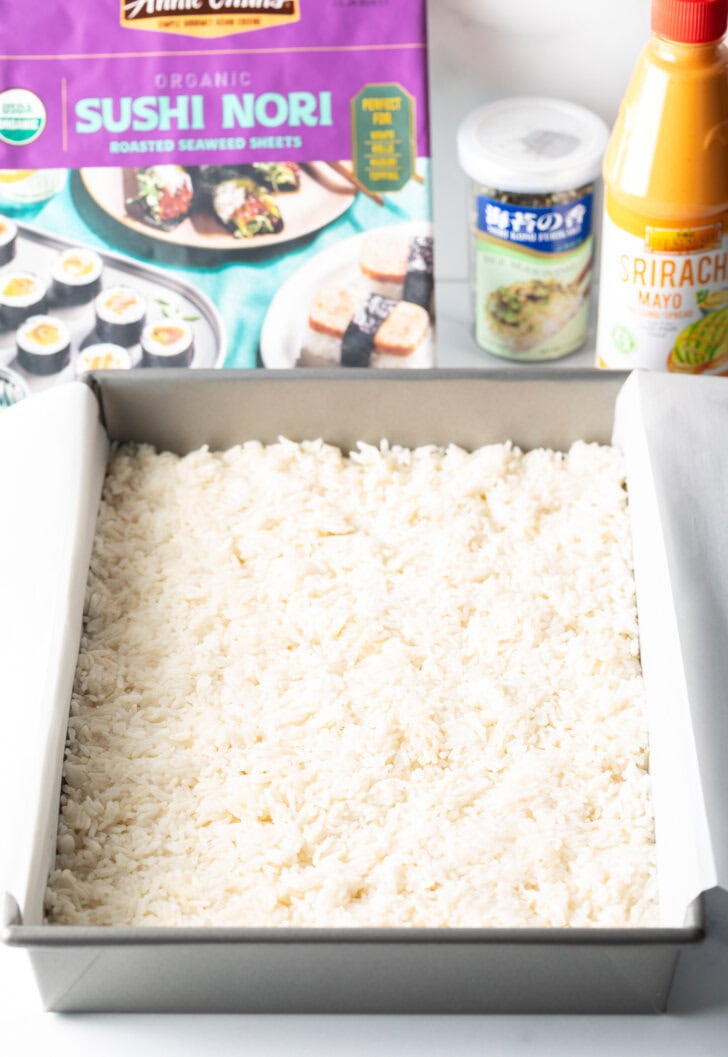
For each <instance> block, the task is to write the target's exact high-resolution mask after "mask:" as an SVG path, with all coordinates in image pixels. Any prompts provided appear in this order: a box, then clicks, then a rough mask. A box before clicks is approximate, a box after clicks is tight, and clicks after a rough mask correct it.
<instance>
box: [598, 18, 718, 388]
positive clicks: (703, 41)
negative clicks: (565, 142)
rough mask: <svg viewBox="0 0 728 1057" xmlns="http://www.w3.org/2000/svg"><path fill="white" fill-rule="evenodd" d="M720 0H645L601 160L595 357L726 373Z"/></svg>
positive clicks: (619, 364)
mask: <svg viewBox="0 0 728 1057" xmlns="http://www.w3.org/2000/svg"><path fill="white" fill-rule="evenodd" d="M727 22H728V0H653V4H652V39H651V40H650V41H649V43H648V44H647V45H646V47H645V48H644V50H643V52H642V54H641V56H640V58H639V60H638V63H637V66H636V69H635V71H634V74H633V77H632V81H631V84H630V85H629V88H628V90H627V94H626V96H625V99H624V101H623V103H622V106H621V108H620V112H619V116H618V118H617V122H616V124H615V126H614V129H613V131H612V135H611V138H610V141H609V146H608V147H607V152H606V155H605V159H604V166H603V172H604V182H605V209H604V225H603V231H602V267H601V280H600V296H599V322H598V329H597V366H599V367H613V368H623V369H632V368H633V367H643V368H652V369H656V370H669V371H678V372H686V373H702V372H706V373H711V374H724V373H726V374H728V48H726V46H725V45H724V43H723V42H722V38H723V36H724V35H725V32H726V23H727Z"/></svg>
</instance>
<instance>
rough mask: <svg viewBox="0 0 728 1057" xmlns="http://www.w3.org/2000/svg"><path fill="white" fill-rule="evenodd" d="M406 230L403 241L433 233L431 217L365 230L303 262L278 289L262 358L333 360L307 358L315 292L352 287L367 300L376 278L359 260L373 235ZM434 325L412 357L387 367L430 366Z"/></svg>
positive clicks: (289, 362) (293, 362)
mask: <svg viewBox="0 0 728 1057" xmlns="http://www.w3.org/2000/svg"><path fill="white" fill-rule="evenodd" d="M396 234H401V236H402V239H403V241H404V240H409V239H412V238H413V237H416V236H430V235H432V224H430V223H429V222H427V221H416V220H415V221H404V222H402V223H401V224H388V225H386V226H385V227H382V228H375V229H372V230H370V231H363V232H361V233H360V234H358V235H352V236H351V238H348V239H344V240H343V242H339V243H337V244H336V245H334V246H329V247H328V248H327V249H325V250H323V251H322V252H321V253H318V254H316V256H315V257H312V258H310V259H309V260H308V261H306V263H305V264H303V265H302V266H301V267H300V268H299V269H298V270H297V271H296V272H294V273H293V275H291V276H290V278H289V279H287V280H286V282H284V283H283V285H282V286H281V287H280V289H279V290H278V292H277V294H276V295H275V297H274V298H273V300H272V302H271V304H270V306H269V308H268V312H267V313H266V317H265V319H264V321H263V329H262V331H261V335H260V359H261V362H262V364H263V366H264V367H271V368H289V367H302V366H328V367H334V366H336V364H334V363H328V364H325V363H323V362H322V363H321V364H320V365H319V364H309V363H306V362H305V361H304V362H302V359H301V354H302V351H303V348H304V344H305V339H306V331H307V328H308V317H309V312H310V309H311V305H312V303H313V301H314V298H315V297H316V295H317V294H318V293H319V292H320V291H322V290H325V289H326V288H330V287H334V286H336V287H342V288H347V289H350V290H352V291H353V292H354V293H355V294H356V297H357V300H360V301H362V302H363V301H365V300H366V297H367V294H368V293H370V292H372V287H371V282H370V280H369V279H368V278H367V276H366V275H364V273H363V272H362V270H361V268H360V265H359V260H360V255H361V252H362V249H363V247H364V245H365V243H366V242H367V241H368V240H371V239H374V238H376V237H377V236H378V235H381V236H382V237H383V238H389V237H391V236H392V235H396ZM433 341H434V339H433V329H432V326H430V330H429V333H428V335H427V338H426V340H425V342H423V344H422V346H421V347H420V348H418V349H417V351H416V352H415V353H414V354H413V355H412V356H397V357H394V356H389V357H386V360H387V361H388V362H386V363H382V364H381V366H386V367H430V366H432V359H433Z"/></svg>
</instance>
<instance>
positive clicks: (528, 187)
mask: <svg viewBox="0 0 728 1057" xmlns="http://www.w3.org/2000/svg"><path fill="white" fill-rule="evenodd" d="M608 138H609V129H608V128H607V126H606V124H605V123H604V122H603V121H602V119H601V118H600V117H597V115H596V114H593V113H592V112H591V111H590V110H587V109H586V108H585V107H583V106H578V105H577V104H576V103H566V102H563V101H562V100H560V99H539V98H529V97H524V98H516V99H502V100H500V101H499V102H497V103H491V104H489V105H488V106H483V107H480V108H479V109H478V110H474V111H473V112H472V114H469V115H468V117H466V118H465V120H464V121H463V122H462V123H461V125H460V128H459V129H458V154H459V155H460V164H461V165H462V167H463V169H464V170H465V172H466V173H467V175H468V176H469V177H470V178H471V179H472V180H475V181H476V182H477V183H480V184H484V185H485V186H486V187H492V188H495V189H497V190H499V191H516V192H521V193H523V192H525V193H528V192H531V193H533V194H548V193H549V192H552V191H572V190H575V189H576V188H577V187H583V186H584V184H588V183H591V182H592V181H593V180H595V179H596V178H597V176H598V175H599V172H600V170H601V164H602V156H603V154H604V150H605V148H606V145H607V140H608Z"/></svg>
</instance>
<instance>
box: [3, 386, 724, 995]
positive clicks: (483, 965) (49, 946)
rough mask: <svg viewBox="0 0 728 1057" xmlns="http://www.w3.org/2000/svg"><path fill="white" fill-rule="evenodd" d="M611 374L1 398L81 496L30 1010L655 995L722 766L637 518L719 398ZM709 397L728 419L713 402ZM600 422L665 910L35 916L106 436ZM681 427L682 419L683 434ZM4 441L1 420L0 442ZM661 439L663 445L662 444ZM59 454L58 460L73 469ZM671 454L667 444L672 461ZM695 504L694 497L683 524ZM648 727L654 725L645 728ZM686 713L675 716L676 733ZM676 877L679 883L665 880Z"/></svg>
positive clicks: (49, 749)
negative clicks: (638, 678) (560, 920)
mask: <svg viewBox="0 0 728 1057" xmlns="http://www.w3.org/2000/svg"><path fill="white" fill-rule="evenodd" d="M624 383H625V376H624V375H622V374H616V373H607V372H604V373H597V372H592V371H579V370H573V369H572V370H562V371H559V370H558V369H556V370H555V369H553V368H551V369H549V370H548V371H547V372H544V371H543V370H539V369H533V370H525V371H518V372H514V371H496V372H487V373H486V372H477V371H449V372H446V371H423V372H409V371H408V372H382V373H381V374H377V375H376V377H373V376H372V374H371V373H370V372H366V371H363V372H351V373H344V372H331V373H317V374H316V375H315V376H313V375H312V374H311V373H310V372H306V371H302V372H295V371H294V372H289V373H286V374H280V373H278V372H265V371H261V372H256V373H251V372H236V371H228V372H225V376H224V377H221V375H220V374H218V373H216V372H214V371H195V372H184V371H181V372H179V371H171V370H167V371H152V370H147V371H144V372H139V374H138V375H136V376H135V374H134V372H126V373H124V374H121V373H118V372H105V373H101V374H97V375H91V376H89V378H88V380H87V384H86V385H83V384H76V385H70V386H65V387H61V389H58V390H56V391H55V392H53V393H50V394H47V395H45V396H43V397H38V398H36V400H32V401H26V402H25V404H24V405H20V406H19V407H18V408H15V409H13V410H11V411H9V412H7V414H6V416H5V417H6V418H7V419H9V418H10V416H17V418H16V422H17V424H18V427H19V428H20V426H21V425H22V426H23V428H25V429H26V430H28V431H30V430H32V429H36V428H39V427H38V423H39V422H40V421H41V419H42V420H43V421H44V422H45V423H47V422H48V419H49V416H50V412H51V411H53V413H54V414H55V413H57V415H58V416H59V420H62V421H65V422H67V423H71V428H69V439H68V440H67V442H66V443H65V444H64V446H63V448H64V450H63V452H61V453H56V452H49V453H48V456H47V459H46V461H45V463H44V464H43V465H38V461H37V458H36V462H35V463H33V462H32V461H29V463H28V466H27V472H28V473H31V472H33V473H36V474H37V475H38V476H37V487H38V488H41V487H42V486H43V482H44V479H45V477H44V475H50V474H56V475H58V474H59V473H61V475H62V473H63V472H65V473H66V474H67V475H68V481H67V482H66V483H65V484H64V490H65V493H66V494H67V493H68V491H69V489H70V490H71V492H72V493H73V495H74V496H76V495H77V499H74V502H75V507H74V509H75V514H74V518H73V519H72V521H73V526H72V530H69V531H71V538H72V539H73V541H74V546H73V547H72V548H67V550H68V553H67V554H66V552H65V551H64V555H65V556H64V558H63V561H64V562H65V563H66V564H67V569H66V573H69V571H70V572H73V569H74V567H75V569H76V572H77V573H78V572H79V571H80V573H82V574H83V575H81V576H77V577H76V579H77V583H76V585H75V586H72V587H69V586H68V584H69V583H71V580H72V577H71V578H69V575H66V573H64V576H65V577H66V578H65V580H64V583H65V584H66V588H65V591H66V594H65V601H64V605H65V609H64V608H63V606H60V617H58V616H57V620H60V623H61V625H62V627H63V628H64V636H65V638H64V639H63V642H61V643H60V644H58V646H57V649H55V647H54V649H55V652H54V651H53V650H51V651H50V654H49V656H50V660H49V664H50V665H51V666H53V665H55V666H56V668H57V671H56V673H55V675H56V678H55V682H54V683H53V685H52V687H51V689H50V690H48V691H47V694H46V698H45V699H44V700H42V701H40V702H39V704H38V708H39V709H40V713H39V714H40V715H42V716H43V719H42V728H43V729H45V730H46V732H47V744H46V745H45V750H44V755H43V754H42V752H41V747H40V746H38V747H37V754H38V756H39V757H41V755H43V760H44V762H43V765H42V770H39V773H40V774H42V780H41V781H40V782H38V781H37V779H36V780H34V782H33V784H32V787H31V786H29V789H28V790H27V796H26V797H25V802H27V803H28V804H29V806H30V808H31V809H32V818H31V819H29V822H28V841H27V847H26V848H25V849H24V851H23V854H21V855H20V856H19V862H20V864H21V866H22V867H23V871H24V872H23V871H21V873H22V876H21V879H20V880H19V881H18V882H17V887H16V889H15V891H14V892H13V894H12V895H11V896H8V897H7V899H6V903H7V910H6V927H5V932H4V939H5V941H6V942H7V943H9V944H11V945H13V946H18V947H24V948H26V949H27V950H28V951H29V953H30V957H31V960H32V964H33V968H34V970H35V974H36V977H37V980H38V984H39V987H40V991H41V993H42V997H43V1001H44V1003H45V1005H46V1007H47V1008H49V1009H53V1010H97V1011H104V1010H107V1011H123V1010H130V1011H160V1012H180V1011H206V1012H217V1011H239V1012H298V1013H300V1012H336V1013H341V1012H378V1013H384V1012H412V1013H424V1012H427V1013H435V1012H436V1013H440V1012H457V1013H485V1012H492V1013H495V1012H497V1013H523V1012H534V1013H537V1012H574V1013H587V1012H588V1013H606V1012H634V1013H637V1012H653V1011H659V1010H663V1009H664V1008H665V1006H666V1003H667V1000H668V995H669V989H670V983H671V980H672V976H673V973H674V970H675V966H676V962H677V959H678V957H679V954H680V951H681V950H682V949H683V948H685V947H687V946H691V947H697V948H699V946H700V944H701V941H702V940H703V938H704V917H703V900H704V898H709V896H708V897H706V896H704V893H709V891H710V890H711V889H717V888H718V887H722V888H724V887H725V883H726V872H725V866H726V860H727V859H728V856H727V855H726V852H727V851H728V841H726V826H725V814H726V813H725V803H726V796H725V793H726V779H725V778H724V777H721V775H722V771H721V766H722V765H721V763H720V759H719V757H718V756H716V754H715V753H713V757H712V758H711V751H710V747H709V745H707V744H706V738H705V736H704V733H705V728H706V716H709V715H710V714H711V709H713V708H714V706H715V700H713V701H712V702H707V703H706V700H705V693H704V689H705V688H704V686H703V687H701V686H699V685H698V683H697V682H696V680H695V679H694V678H693V675H694V673H695V670H696V669H695V664H696V657H695V656H694V655H692V654H691V653H690V651H689V649H688V650H686V646H685V644H686V642H687V643H688V646H689V642H688V640H689V636H688V635H686V633H685V628H686V625H685V620H688V619H690V620H691V621H693V620H694V619H695V616H696V615H695V613H687V616H686V615H685V613H684V612H683V611H682V609H681V605H680V604H678V603H677V602H676V599H675V596H674V593H673V591H672V589H671V579H672V577H673V574H676V575H678V578H679V577H680V575H681V570H680V569H677V570H676V565H675V555H676V553H677V552H676V550H675V547H676V546H678V545H679V542H680V532H681V531H682V529H681V528H680V526H677V527H675V526H669V525H668V526H665V525H664V524H663V525H662V528H663V529H664V531H660V532H658V533H657V534H656V533H655V525H656V524H657V525H658V528H659V527H660V519H661V518H662V516H663V514H664V509H665V508H664V503H663V499H664V493H665V489H666V488H668V489H669V486H670V482H671V480H672V479H671V477H670V474H671V473H673V470H674V468H672V469H671V467H670V459H671V458H672V455H671V454H670V452H671V451H672V447H675V446H676V444H677V441H676V442H675V444H673V442H672V441H671V439H670V437H671V435H674V434H675V433H676V432H677V431H676V430H675V429H674V421H675V412H674V409H675V408H678V409H679V408H682V409H683V410H684V408H685V406H686V403H685V399H684V397H685V387H686V386H687V387H688V389H689V396H690V397H691V400H692V406H693V407H696V408H697V409H698V410H697V414H698V417H699V418H701V420H704V419H705V417H706V415H708V414H709V408H708V410H707V411H706V407H707V405H706V406H703V407H701V404H700V400H695V399H693V398H694V397H696V396H697V395H702V394H704V393H707V394H708V395H709V396H710V399H709V400H708V401H707V404H710V403H711V401H712V402H713V403H715V399H714V394H715V393H716V392H717V390H716V389H715V388H713V386H712V385H711V383H710V380H695V379H674V378H664V377H662V376H659V377H658V376H639V375H635V376H633V377H631V378H630V379H629V380H628V382H627V384H626V385H625V384H624ZM706 384H707V388H705V385H706ZM714 384H715V383H714ZM717 384H718V386H720V385H723V386H724V387H725V383H723V382H718V383H717ZM701 385H703V386H704V388H702V389H701V388H700V387H701ZM725 394H726V395H725V398H722V397H721V398H720V400H719V401H718V402H719V403H720V402H721V400H722V403H723V404H724V405H725V403H726V401H727V400H728V387H725ZM61 398H62V399H63V401H64V406H63V407H60V401H61ZM51 400H55V404H54V405H53V406H52V405H51V403H50V401H51ZM43 402H46V403H45V407H44V408H41V407H40V404H41V403H43ZM615 408H617V412H616V413H615ZM620 408H621V410H619V409H620ZM655 408H658V409H659V414H657V412H656V411H655ZM721 411H722V413H723V414H724V419H725V420H727V421H728V415H725V411H726V407H725V406H723V407H722V409H721ZM21 412H24V413H25V419H24V421H23V423H21V420H20V414H21ZM620 422H621V425H620ZM34 423H35V424H34ZM3 425H4V423H0V427H2V426H3ZM617 427H618V428H617ZM615 428H616V433H617V438H616V442H617V443H622V442H623V443H624V445H625V446H626V449H629V450H628V451H627V452H626V454H627V464H628V483H629V491H630V507H631V511H632V520H633V538H634V543H635V568H636V579H637V593H638V605H639V612H640V627H641V634H642V645H643V663H644V670H645V680H646V685H647V688H648V698H649V697H650V695H651V694H652V696H653V698H654V696H655V694H657V696H658V698H659V700H658V701H657V705H658V707H657V709H656V710H654V712H653V715H652V718H651V732H650V737H651V770H652V773H653V782H654V783H655V787H656V791H657V786H658V785H659V786H660V789H661V793H660V798H656V799H655V812H656V825H657V845H658V860H659V861H658V869H659V872H660V886H661V905H662V895H663V893H662V887H663V884H664V885H665V907H667V910H666V918H665V922H664V924H663V925H662V926H660V927H658V928H650V929H640V928H633V929H627V928H611V929H610V928H595V929H577V928H575V929H401V928H397V929H384V928H366V929H340V928H337V929H331V930H327V929H310V930H309V929H271V928H257V929H249V928H185V927H180V928H156V927H155V928H129V927H113V928H101V927H75V926H49V925H46V924H44V923H43V916H42V898H43V892H44V888H45V879H46V877H47V874H48V870H49V868H50V866H51V863H52V858H53V855H54V845H55V833H56V826H57V816H58V798H59V788H60V773H61V764H62V757H63V747H64V740H65V729H66V722H67V714H68V702H69V699H70V691H71V684H72V680H73V672H74V667H75V657H76V652H77V648H78V641H79V637H80V628H81V614H82V607H83V586H84V583H85V571H86V570H87V568H88V560H89V554H90V547H91V538H92V534H93V523H94V517H95V511H96V505H97V503H98V497H99V494H100V489H101V483H102V478H103V472H104V465H105V459H106V457H107V451H108V443H109V441H111V442H114V441H128V440H133V441H138V442H148V443H151V444H154V445H156V446H157V447H159V448H164V449H167V450H172V451H175V452H178V453H184V452H187V451H190V450H193V449H195V448H197V447H199V446H200V445H201V444H204V443H207V444H209V445H210V446H211V447H213V448H225V447H228V446H230V445H232V444H235V443H240V442H242V441H245V440H247V439H253V438H254V439H258V440H261V441H274V440H275V439H276V438H277V437H278V436H280V435H285V436H287V437H290V438H291V439H294V440H302V439H307V438H317V437H319V436H322V437H324V439H326V440H327V441H330V442H332V443H335V444H337V445H340V446H341V447H342V448H344V449H348V448H351V447H352V446H353V445H355V444H356V442H357V441H360V440H364V441H370V442H375V441H378V440H379V439H381V438H382V437H386V438H388V439H389V440H390V441H391V442H397V443H401V444H406V445H418V444H423V443H437V444H446V443H450V442H454V443H457V444H460V445H463V446H464V447H467V448H473V447H477V446H479V445H482V444H484V443H490V442H496V441H502V440H504V439H511V440H512V441H514V443H516V444H518V445H520V446H521V447H523V448H526V449H528V448H532V447H536V446H548V447H553V448H557V449H564V448H567V447H568V446H569V445H570V444H571V443H572V441H574V440H576V439H579V438H581V439H585V440H588V441H599V442H602V443H609V442H610V441H611V440H612V436H613V430H614V429H615ZM690 428H692V427H691V426H690V425H689V424H688V423H687V422H686V417H685V415H684V414H683V415H682V418H681V427H680V431H679V433H680V436H679V442H680V443H681V444H683V445H684V443H685V440H686V436H687V437H688V438H689V430H690ZM725 430H728V425H727V426H726V427H725ZM620 437H621V438H622V440H621V441H620ZM655 438H657V439H655ZM14 439H15V445H14V447H15V450H16V451H18V452H21V453H22V452H24V451H25V450H26V445H23V443H22V438H19V437H17V436H16V437H15V438H14ZM2 440H3V435H2V433H0V447H1V445H2ZM726 441H728V437H726ZM660 445H663V447H664V446H665V445H667V447H666V449H665V450H664V451H663V450H658V449H659V448H660ZM69 452H70V454H69ZM666 452H667V454H666ZM71 456H73V457H74V458H76V459H77V462H76V464H73V463H70V464H69V459H70V457H71ZM680 457H681V456H680V455H679V453H678V454H677V455H675V459H677V460H678V462H679V460H680ZM28 458H29V460H30V456H28ZM54 460H56V462H55V463H54ZM708 461H710V460H708ZM61 466H63V467H65V470H64V471H63V470H61V469H60V467H61ZM709 469H710V468H709ZM710 472H713V471H712V470H710ZM74 489H75V491H74ZM726 494H728V493H726ZM698 506H699V504H698ZM699 516H700V514H699V511H698V509H697V507H696V508H695V509H693V510H692V511H691V517H692V518H693V522H691V524H694V519H695V518H696V517H698V518H699ZM673 528H674V531H672V529H673ZM668 530H669V531H668ZM676 540H677V543H676ZM663 563H664V567H663ZM665 569H667V574H666V575H663V573H664V572H665ZM60 575H61V573H60V572H59V576H60ZM58 608H59V607H57V609H58ZM689 608H690V606H688V609H689ZM49 619H50V618H49ZM36 634H37V635H38V637H39V639H40V640H41V641H42V636H43V628H42V627H40V626H36ZM676 643H677V645H676ZM701 663H702V662H701ZM676 665H677V668H676V667H675V666H676ZM675 671H677V675H674V672H675ZM651 687H652V689H650V688H651ZM688 687H689V688H690V691H691V694H690V696H689V697H688V696H687V688H688ZM723 712H725V710H723ZM655 715H657V716H658V719H657V720H655ZM659 717H663V718H659ZM655 722H657V724H658V726H659V725H660V724H662V725H663V726H662V727H660V729H659V730H656V729H655V728H654V726H653V724H654V723H655ZM710 723H712V724H713V725H714V726H713V734H714V736H715V738H717V740H718V742H719V743H720V739H721V738H723V737H725V735H726V734H728V717H725V716H721V715H719V716H718V717H717V718H716V716H715V715H711V716H710ZM685 724H688V725H690V726H691V729H692V735H691V736H690V737H687V738H686V737H683V733H684V729H685ZM715 724H718V726H719V727H720V729H719V730H716V728H715ZM721 724H722V726H721ZM673 728H674V729H673ZM678 733H679V736H678ZM708 741H710V738H708ZM34 751H35V750H34ZM718 793H720V795H718ZM721 797H722V799H721ZM676 804H677V808H675V805H676ZM660 849H662V851H660ZM672 874H675V875H680V876H679V880H676V881H675V883H673V877H672Z"/></svg>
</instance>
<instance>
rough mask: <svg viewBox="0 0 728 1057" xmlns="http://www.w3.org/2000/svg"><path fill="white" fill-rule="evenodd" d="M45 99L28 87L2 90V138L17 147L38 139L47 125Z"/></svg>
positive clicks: (0, 138)
mask: <svg viewBox="0 0 728 1057" xmlns="http://www.w3.org/2000/svg"><path fill="white" fill-rule="evenodd" d="M46 117H47V115H46V108H45V106H44V105H43V101H42V100H41V99H40V98H39V97H38V96H37V95H36V94H35V92H31V91H30V90H29V89H28V88H7V89H6V90H5V91H4V92H0V140H2V141H3V143H10V144H12V145H13V146H16V147H22V146H25V144H26V143H32V142H33V140H36V139H38V136H40V134H41V132H42V131H43V129H44V128H45V126H46Z"/></svg>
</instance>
